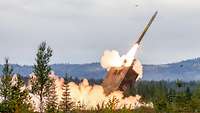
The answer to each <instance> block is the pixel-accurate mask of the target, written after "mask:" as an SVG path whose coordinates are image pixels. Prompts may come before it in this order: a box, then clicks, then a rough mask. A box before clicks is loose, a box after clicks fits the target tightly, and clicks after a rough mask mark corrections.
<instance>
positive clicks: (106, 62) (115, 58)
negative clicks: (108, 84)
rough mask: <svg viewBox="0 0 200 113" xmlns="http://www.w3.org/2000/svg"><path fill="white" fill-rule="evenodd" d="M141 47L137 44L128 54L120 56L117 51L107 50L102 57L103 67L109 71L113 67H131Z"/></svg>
mask: <svg viewBox="0 0 200 113" xmlns="http://www.w3.org/2000/svg"><path fill="white" fill-rule="evenodd" d="M138 47H139V45H138V44H137V43H136V44H134V45H133V47H132V48H131V49H130V50H129V51H128V53H127V54H125V55H122V56H120V54H119V52H118V51H116V50H112V51H109V50H106V51H104V54H103V56H102V57H101V66H102V67H103V68H106V69H107V70H109V69H110V68H111V67H122V66H126V67H128V66H131V64H132V62H133V59H134V58H135V54H136V52H137V49H138Z"/></svg>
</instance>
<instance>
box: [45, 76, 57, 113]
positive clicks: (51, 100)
mask: <svg viewBox="0 0 200 113" xmlns="http://www.w3.org/2000/svg"><path fill="white" fill-rule="evenodd" d="M54 81H55V80H54V79H52V85H51V87H50V90H49V92H48V96H47V105H46V113H57V112H58V103H57V95H56V84H55V82H54Z"/></svg>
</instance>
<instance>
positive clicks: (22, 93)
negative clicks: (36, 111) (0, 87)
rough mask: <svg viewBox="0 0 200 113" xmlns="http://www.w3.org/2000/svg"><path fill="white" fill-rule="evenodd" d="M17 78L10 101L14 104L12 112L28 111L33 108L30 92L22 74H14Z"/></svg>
mask: <svg viewBox="0 0 200 113" xmlns="http://www.w3.org/2000/svg"><path fill="white" fill-rule="evenodd" d="M14 77H16V78H15V84H13V85H12V91H11V99H10V101H11V102H12V104H13V105H14V106H13V107H14V108H13V110H12V112H13V113H27V112H29V111H30V110H32V109H31V104H30V103H29V101H28V100H29V92H28V90H27V89H26V88H24V89H22V88H23V87H24V81H23V80H22V79H21V76H20V75H19V74H17V75H16V76H13V79H14Z"/></svg>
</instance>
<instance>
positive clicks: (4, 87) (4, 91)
mask: <svg viewBox="0 0 200 113" xmlns="http://www.w3.org/2000/svg"><path fill="white" fill-rule="evenodd" d="M12 72H13V68H12V67H11V66H10V65H9V62H8V58H6V59H5V64H4V66H3V71H2V73H3V76H2V78H1V87H0V94H1V96H2V97H3V98H4V100H5V101H6V100H8V99H9V96H10V92H11V80H12V74H13V73H12Z"/></svg>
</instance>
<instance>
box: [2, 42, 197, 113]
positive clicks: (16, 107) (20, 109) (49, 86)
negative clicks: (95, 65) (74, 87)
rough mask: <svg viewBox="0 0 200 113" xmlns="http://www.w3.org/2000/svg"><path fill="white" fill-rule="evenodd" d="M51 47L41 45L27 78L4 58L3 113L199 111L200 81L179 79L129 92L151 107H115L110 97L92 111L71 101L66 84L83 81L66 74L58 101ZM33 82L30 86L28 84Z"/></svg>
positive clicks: (149, 83) (142, 84) (150, 83)
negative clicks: (60, 97)
mask: <svg viewBox="0 0 200 113" xmlns="http://www.w3.org/2000/svg"><path fill="white" fill-rule="evenodd" d="M52 52H53V51H52V49H51V48H50V47H48V46H47V45H46V43H45V42H43V43H41V44H40V45H39V47H38V50H37V54H36V59H35V64H34V68H33V72H34V76H32V77H30V78H27V77H22V76H20V75H19V74H15V75H14V73H13V68H12V67H11V65H10V64H9V60H8V59H7V58H6V59H5V64H4V66H3V71H2V73H3V75H2V76H1V81H0V97H1V99H0V100H1V102H0V113H200V83H199V82H195V81H193V82H183V81H180V80H177V81H173V82H171V81H138V82H137V83H136V84H135V85H134V86H133V87H131V88H130V89H129V90H128V91H127V92H124V94H125V95H126V96H130V95H136V94H139V95H141V97H142V100H141V101H143V102H148V103H149V102H152V103H153V108H151V107H140V108H136V109H134V110H131V109H129V108H126V107H124V108H122V109H119V110H116V109H115V106H116V105H117V103H118V100H116V99H115V98H113V99H111V100H110V101H109V102H108V103H106V104H105V105H103V106H102V105H97V106H96V108H95V109H93V110H84V109H83V108H84V105H81V104H80V105H75V104H74V103H73V102H71V99H70V93H69V88H68V85H67V83H69V82H71V81H73V82H75V83H80V82H81V80H80V79H78V78H73V77H70V75H67V74H66V75H65V77H64V80H65V84H64V86H63V90H64V92H63V96H62V101H61V102H60V103H58V102H57V96H56V90H55V87H56V86H55V83H54V81H55V80H54V79H53V78H50V77H49V76H48V75H49V74H50V72H51V67H50V66H49V62H50V58H51V56H52ZM28 83H30V86H31V88H27V87H25V84H28ZM89 83H90V84H101V83H102V80H95V79H89ZM30 94H33V95H38V99H39V100H38V101H39V104H40V105H39V108H37V112H36V111H35V109H36V108H34V104H35V103H33V101H32V100H31V98H32V96H31V95H30Z"/></svg>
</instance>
